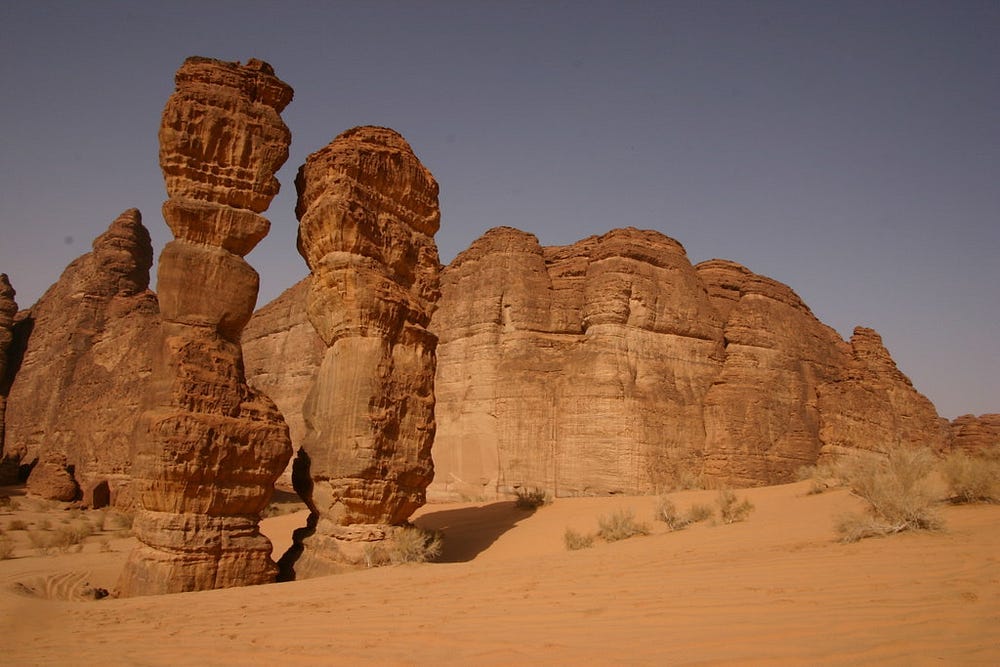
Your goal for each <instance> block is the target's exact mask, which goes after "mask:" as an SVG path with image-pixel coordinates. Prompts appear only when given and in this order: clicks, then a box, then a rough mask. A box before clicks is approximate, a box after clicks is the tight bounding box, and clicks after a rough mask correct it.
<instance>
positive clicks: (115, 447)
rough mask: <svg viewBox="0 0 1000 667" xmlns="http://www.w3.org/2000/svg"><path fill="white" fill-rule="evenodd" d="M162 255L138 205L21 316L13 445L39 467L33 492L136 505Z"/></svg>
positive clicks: (24, 460)
mask: <svg viewBox="0 0 1000 667" xmlns="http://www.w3.org/2000/svg"><path fill="white" fill-rule="evenodd" d="M152 263H153V248H152V244H151V243H150V239H149V232H148V231H147V230H146V228H145V227H144V226H143V224H142V219H141V216H140V214H139V211H138V210H136V209H129V210H127V211H125V212H123V213H122V214H121V215H120V216H118V218H117V219H115V220H114V221H113V222H112V223H111V225H110V227H109V228H108V230H107V231H106V232H104V233H103V234H101V235H100V236H98V237H97V238H96V239H95V240H94V242H93V250H92V252H90V253H87V254H85V255H83V256H81V257H79V258H78V259H76V260H75V261H74V262H73V263H72V264H70V265H69V266H68V267H67V268H66V270H65V271H64V272H63V274H62V276H61V277H60V279H59V280H58V281H57V282H56V283H55V284H54V285H52V287H50V288H49V289H48V290H47V291H46V292H45V294H44V295H43V296H42V297H41V298H40V299H39V300H38V302H37V303H36V304H35V305H34V306H32V307H31V309H30V310H28V311H26V312H24V313H22V314H21V316H20V321H19V322H18V327H20V328H21V329H22V330H23V331H24V332H25V333H26V334H27V341H26V345H25V347H24V349H23V352H22V353H23V357H22V359H21V360H20V363H19V368H18V370H17V375H16V378H15V379H14V381H13V383H12V385H11V387H10V395H9V398H8V404H7V413H6V435H5V445H4V452H5V455H6V456H9V457H12V458H16V459H17V460H19V461H20V463H21V464H22V465H26V466H33V468H32V472H31V475H30V477H29V478H28V490H29V491H31V492H32V493H36V494H39V495H41V496H43V497H46V498H50V499H55V500H63V501H69V500H76V499H80V498H82V499H83V500H84V501H85V502H86V503H87V504H89V505H100V504H102V502H103V500H104V499H105V498H106V496H107V495H108V493H109V494H110V500H111V502H114V503H115V504H119V505H127V504H128V503H129V494H128V482H129V468H130V464H131V454H130V448H131V439H132V430H133V429H134V427H135V420H136V418H137V417H138V415H139V413H140V411H141V408H140V403H141V399H142V396H143V394H144V392H145V388H146V383H147V381H148V378H149V374H150V372H151V366H152V358H151V348H150V346H149V340H150V337H151V335H152V334H153V332H154V331H155V330H156V328H157V325H158V311H157V302H156V296H155V295H154V294H153V293H152V292H151V291H150V290H149V269H150V267H151V266H152ZM22 344H24V343H23V342H22ZM104 488H107V489H108V493H104V492H103V489H104ZM95 489H102V491H101V492H100V493H99V497H98V498H97V499H96V502H95V498H94V490H95Z"/></svg>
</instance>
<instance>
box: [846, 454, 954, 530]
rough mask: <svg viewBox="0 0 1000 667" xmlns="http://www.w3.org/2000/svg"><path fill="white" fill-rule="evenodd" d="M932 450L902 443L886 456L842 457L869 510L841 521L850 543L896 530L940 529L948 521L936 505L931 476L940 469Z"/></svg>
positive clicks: (854, 489) (854, 488) (854, 487)
mask: <svg viewBox="0 0 1000 667" xmlns="http://www.w3.org/2000/svg"><path fill="white" fill-rule="evenodd" d="M934 463H935V460H934V455H933V454H931V452H930V451H929V450H926V449H918V448H912V447H899V448H896V449H894V450H893V451H891V452H889V454H888V455H887V456H885V457H884V458H881V459H876V460H870V459H861V458H860V457H855V458H851V459H848V460H844V461H841V462H840V464H839V465H838V476H839V477H840V479H842V480H843V481H844V483H845V484H846V485H847V486H848V487H849V488H850V489H851V492H852V493H854V494H855V495H856V496H858V497H859V498H861V499H862V500H864V501H865V502H866V503H867V504H868V507H867V511H866V513H865V515H857V514H847V515H845V516H843V517H841V518H840V519H839V520H838V521H837V523H836V528H837V532H838V533H840V535H841V540H842V541H844V542H857V541H858V540H861V539H864V538H866V537H876V536H882V535H891V534H893V533H898V532H902V531H904V530H936V529H939V528H941V527H942V525H943V522H942V521H941V519H940V517H939V516H938V514H937V512H936V508H935V504H936V498H935V494H934V490H933V488H932V486H931V484H930V482H929V480H928V475H929V474H930V473H931V471H932V470H933V468H934Z"/></svg>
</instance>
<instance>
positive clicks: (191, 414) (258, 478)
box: [119, 58, 292, 595]
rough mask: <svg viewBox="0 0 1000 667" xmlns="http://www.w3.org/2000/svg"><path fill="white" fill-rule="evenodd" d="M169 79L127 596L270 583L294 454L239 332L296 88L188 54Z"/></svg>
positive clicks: (261, 68) (264, 72)
mask: <svg viewBox="0 0 1000 667" xmlns="http://www.w3.org/2000/svg"><path fill="white" fill-rule="evenodd" d="M175 81H176V85H177V88H176V91H175V93H174V94H173V95H172V96H171V98H170V100H169V101H168V102H167V105H166V108H165V109H164V111H163V121H162V125H161V128H160V166H161V167H162V169H163V173H164V177H165V179H166V183H167V194H168V195H169V197H170V199H169V200H168V201H167V202H166V203H165V204H164V205H163V215H164V218H165V219H166V221H167V224H168V225H169V226H170V229H171V231H173V233H174V236H175V240H174V241H172V242H171V243H169V244H168V245H167V247H166V248H164V250H163V253H162V254H161V255H160V263H159V269H158V289H159V299H160V311H161V315H162V320H163V323H162V325H161V328H160V331H159V335H158V336H156V344H155V345H154V351H153V372H152V378H151V383H150V389H149V392H148V393H147V395H146V409H145V411H144V412H143V414H142V416H141V418H140V420H139V423H138V425H137V428H136V433H135V438H136V446H135V455H134V464H133V489H134V493H135V494H136V498H137V500H138V503H139V507H140V510H139V512H138V514H137V516H136V520H135V524H134V530H135V533H136V537H137V538H138V539H139V542H140V544H139V547H138V548H137V549H136V550H135V551H133V553H132V554H131V555H130V557H129V560H128V562H127V563H126V566H125V569H124V572H123V574H122V578H121V581H120V583H119V587H120V590H121V593H122V594H123V595H141V594H153V593H170V592H180V591H190V590H202V589H209V588H223V587H228V586H240V585H248V584H260V583H265V582H268V581H273V580H274V578H275V575H276V573H277V567H276V565H275V564H274V562H273V561H272V560H271V558H270V552H271V544H270V542H269V541H268V540H267V538H265V537H264V536H263V535H261V534H260V532H259V530H258V526H257V524H258V521H259V519H260V513H261V511H262V510H263V509H264V507H265V506H266V505H267V503H268V502H269V500H270V497H271V493H272V492H273V485H274V481H275V479H276V478H277V477H278V476H279V475H280V474H281V471H282V470H284V468H285V465H286V464H287V463H288V459H289V457H290V456H291V446H290V444H289V439H288V428H287V426H286V425H285V423H284V421H283V419H282V417H281V414H280V413H279V412H278V410H277V408H276V407H275V405H274V403H273V402H272V401H271V400H270V399H268V398H267V397H266V396H263V395H261V394H259V393H257V392H255V391H253V390H252V389H250V387H249V386H248V385H247V383H246V380H245V376H244V370H243V357H242V352H241V349H240V344H239V340H240V334H241V332H242V330H243V326H244V325H245V324H246V322H247V321H248V320H249V319H250V315H251V314H252V312H253V308H254V305H255V303H256V300H257V287H258V278H257V273H256V272H255V271H254V270H253V269H252V268H251V267H250V265H249V264H247V263H246V261H245V260H244V259H243V255H245V254H246V253H248V252H250V250H251V249H253V247H254V245H256V243H257V242H258V241H259V240H260V239H261V238H263V236H264V235H265V234H266V233H267V230H268V227H269V223H268V221H267V220H266V219H265V218H263V217H262V216H260V215H259V213H260V212H262V211H263V210H265V209H266V208H267V206H268V204H269V203H270V200H271V198H272V197H273V196H274V194H275V193H276V192H277V190H278V183H277V181H276V180H275V178H274V173H275V172H276V171H277V170H278V168H279V167H280V166H281V165H282V163H284V161H285V159H286V158H287V157H288V146H289V142H290V138H291V137H290V134H289V132H288V128H286V127H285V124H284V123H283V122H282V120H281V117H280V115H279V114H280V112H281V110H282V109H284V107H285V106H286V105H287V104H288V102H290V101H291V98H292V89H291V88H290V87H289V86H288V85H287V84H285V83H284V82H282V81H281V80H280V79H278V78H277V77H276V76H275V75H274V71H273V69H272V68H271V66H270V65H268V64H267V63H263V62H261V61H258V60H250V61H249V62H248V63H247V64H245V65H240V64H239V63H226V62H221V61H215V60H209V59H205V58H189V59H188V60H187V61H185V63H184V65H183V66H182V67H181V68H180V70H178V72H177V76H176V78H175Z"/></svg>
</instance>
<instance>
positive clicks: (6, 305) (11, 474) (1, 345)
mask: <svg viewBox="0 0 1000 667" xmlns="http://www.w3.org/2000/svg"><path fill="white" fill-rule="evenodd" d="M15 294H16V293H15V292H14V288H13V287H11V285H10V280H9V279H8V278H7V274H6V273H0V483H2V484H11V483H13V482H14V481H16V479H17V464H18V459H17V458H15V457H9V456H8V452H7V450H6V449H4V431H5V427H4V426H5V421H4V415H5V413H6V410H7V393H8V392H9V391H10V378H8V377H7V371H8V368H7V350H8V349H9V348H10V344H11V341H13V340H14V316H15V315H16V314H17V302H16V301H15V300H14V296H15Z"/></svg>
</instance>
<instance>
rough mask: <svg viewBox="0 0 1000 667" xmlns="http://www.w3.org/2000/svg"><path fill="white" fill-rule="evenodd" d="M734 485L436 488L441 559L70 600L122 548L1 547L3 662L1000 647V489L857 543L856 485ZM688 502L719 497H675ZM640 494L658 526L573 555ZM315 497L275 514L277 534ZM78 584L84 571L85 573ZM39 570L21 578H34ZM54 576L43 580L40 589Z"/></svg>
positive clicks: (767, 654)
mask: <svg viewBox="0 0 1000 667" xmlns="http://www.w3.org/2000/svg"><path fill="white" fill-rule="evenodd" d="M807 487H808V484H807V483H799V484H791V485H786V486H779V487H770V488H763V489H752V490H748V491H744V492H740V494H741V495H746V496H747V497H749V498H750V499H751V500H752V502H753V503H754V504H755V505H756V509H755V511H754V512H753V514H752V515H751V516H750V518H749V520H748V521H746V522H745V523H740V524H733V525H717V526H710V525H703V524H699V525H696V526H693V527H691V528H688V529H686V530H684V531H680V532H674V533H669V532H666V530H665V527H664V526H663V524H659V523H654V522H652V521H651V517H652V510H653V506H654V501H655V499H653V498H573V499H559V500H557V501H556V502H555V503H554V504H552V505H550V506H546V507H543V508H541V509H540V510H538V511H537V512H534V513H531V512H527V511H524V510H519V509H517V508H515V507H514V506H513V503H509V502H507V503H490V504H462V505H432V506H428V507H425V508H423V509H422V510H421V511H420V513H419V516H418V518H417V519H416V521H417V523H419V524H420V525H423V526H426V527H435V528H440V529H442V530H444V531H445V534H446V538H447V541H446V548H445V552H444V554H443V560H445V561H447V562H441V563H430V564H423V565H404V566H395V567H386V568H378V569H371V570H361V571H355V572H349V573H346V574H342V575H337V576H332V577H326V578H322V579H312V580H307V581H296V582H291V583H286V584H277V585H271V586H259V587H253V588H244V589H231V590H224V591H210V592H204V593H189V594H181V595H172V596H162V597H147V598H134V599H105V600H100V601H72V600H66V599H44V598H45V597H52V598H60V597H61V598H66V597H72V591H73V590H74V587H77V589H79V586H80V584H81V582H83V581H86V582H89V583H90V585H91V586H99V585H102V584H104V582H110V584H108V585H113V581H114V578H115V576H116V574H117V568H119V567H120V565H121V562H122V561H123V559H124V557H125V554H126V553H127V549H128V540H123V541H121V543H120V544H119V543H115V544H114V545H113V547H114V548H115V551H114V552H111V553H101V552H98V551H96V550H94V549H91V548H90V546H89V545H88V548H87V549H86V550H85V551H84V552H83V553H80V554H69V555H64V556H54V557H36V556H31V557H21V558H15V559H14V560H8V561H0V632H2V633H3V634H2V636H3V637H4V638H5V639H6V640H7V641H6V642H5V644H6V646H5V649H4V656H3V662H4V663H6V664H66V663H75V664H97V663H100V664H112V665H115V664H129V665H177V664H234V665H235V664H253V663H279V662H280V663H284V664H359V663H361V662H362V661H364V662H365V663H369V664H486V665H491V664H509V663H511V662H514V663H517V664H574V663H578V664H638V665H643V664H649V665H652V664H659V665H662V664H693V665H701V664H733V663H739V664H777V665H784V664H787V665H801V664H865V663H867V664H871V663H876V662H877V663H880V664H901V665H902V664H905V665H913V664H983V665H988V664H998V663H1000V530H998V526H1000V506H975V507H947V508H944V516H945V519H946V521H947V529H946V531H945V532H943V533H937V534H902V535H898V536H894V537H891V538H886V539H875V540H866V541H864V542H861V543H858V544H853V545H843V544H838V543H836V542H835V541H834V532H833V528H832V525H833V517H835V516H836V515H837V514H839V513H841V512H843V511H845V510H848V509H852V508H854V507H856V501H855V499H854V498H853V497H851V496H850V495H849V494H848V493H846V492H845V491H843V490H838V491H831V492H828V493H825V494H821V495H806V489H807ZM673 497H674V500H675V502H676V504H677V505H678V507H679V508H680V509H682V510H683V509H686V508H687V506H688V505H690V503H692V502H695V501H698V502H712V500H713V499H714V493H712V492H707V491H697V492H683V493H678V494H674V496H673ZM619 507H630V508H632V509H634V511H635V512H636V516H637V517H638V518H640V519H643V520H646V521H649V523H650V525H651V527H652V528H653V531H654V532H653V534H652V535H649V536H646V537H637V538H633V539H631V540H627V541H623V542H617V543H614V544H603V543H598V544H597V545H596V546H595V547H593V548H591V549H585V550H581V551H572V552H569V551H566V550H565V548H564V546H563V533H564V531H565V529H566V528H567V527H571V528H574V529H575V530H578V531H581V532H584V531H592V530H594V529H596V526H597V518H598V517H599V516H600V515H602V514H606V513H608V512H610V511H611V510H613V509H616V508H619ZM302 520H303V519H302V516H301V515H292V516H285V517H279V518H277V519H269V520H267V521H266V522H265V526H266V528H265V529H266V531H267V532H268V533H269V535H271V536H272V539H273V540H274V541H275V543H276V545H277V548H279V549H280V548H282V546H281V545H283V544H287V540H288V533H289V532H290V530H291V528H292V527H294V526H295V525H297V524H298V523H300V522H301V521H302ZM74 582H76V583H74ZM26 584H27V585H26ZM46 590H48V593H45V591H46Z"/></svg>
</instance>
